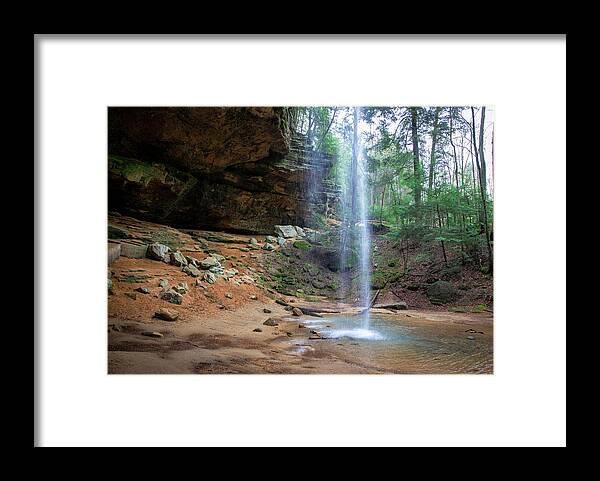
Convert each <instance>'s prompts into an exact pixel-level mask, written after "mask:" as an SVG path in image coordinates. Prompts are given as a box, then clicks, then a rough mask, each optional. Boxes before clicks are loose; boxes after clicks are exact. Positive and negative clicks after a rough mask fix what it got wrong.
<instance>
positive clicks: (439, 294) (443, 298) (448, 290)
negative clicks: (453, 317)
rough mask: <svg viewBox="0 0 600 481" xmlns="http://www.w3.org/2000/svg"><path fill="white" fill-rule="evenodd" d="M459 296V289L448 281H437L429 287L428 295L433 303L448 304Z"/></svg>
mask: <svg viewBox="0 0 600 481" xmlns="http://www.w3.org/2000/svg"><path fill="white" fill-rule="evenodd" d="M458 296H459V294H458V290H457V289H456V288H455V287H454V286H453V285H452V284H451V283H449V282H447V281H436V282H434V283H433V284H431V285H430V286H429V287H427V297H428V298H429V301H430V302H431V303H432V304H436V305H440V304H447V303H449V302H452V301H454V300H456V299H457V298H458Z"/></svg>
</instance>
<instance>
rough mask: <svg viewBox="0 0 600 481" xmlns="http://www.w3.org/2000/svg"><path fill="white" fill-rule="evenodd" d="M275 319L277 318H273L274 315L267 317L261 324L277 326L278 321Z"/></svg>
mask: <svg viewBox="0 0 600 481" xmlns="http://www.w3.org/2000/svg"><path fill="white" fill-rule="evenodd" d="M277 321H278V319H275V318H274V317H269V318H268V319H267V320H266V321H265V322H263V325H265V326H271V327H274V326H278V325H279V322H277Z"/></svg>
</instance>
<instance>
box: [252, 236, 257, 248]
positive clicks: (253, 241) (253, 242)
mask: <svg viewBox="0 0 600 481" xmlns="http://www.w3.org/2000/svg"><path fill="white" fill-rule="evenodd" d="M250 244H251V245H253V246H257V245H258V241H257V240H256V239H255V238H254V237H252V239H250Z"/></svg>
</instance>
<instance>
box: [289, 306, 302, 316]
mask: <svg viewBox="0 0 600 481" xmlns="http://www.w3.org/2000/svg"><path fill="white" fill-rule="evenodd" d="M292 312H293V313H294V316H297V317H300V316H302V315H304V313H303V312H302V310H301V309H299V308H297V307H294V308H293V309H292Z"/></svg>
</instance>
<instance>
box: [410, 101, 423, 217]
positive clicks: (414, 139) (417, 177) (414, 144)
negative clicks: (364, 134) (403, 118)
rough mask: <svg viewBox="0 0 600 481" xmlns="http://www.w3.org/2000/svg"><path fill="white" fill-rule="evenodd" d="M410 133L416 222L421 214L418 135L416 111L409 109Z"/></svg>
mask: <svg viewBox="0 0 600 481" xmlns="http://www.w3.org/2000/svg"><path fill="white" fill-rule="evenodd" d="M410 117H411V132H412V150H413V171H414V176H415V186H414V194H415V211H416V217H417V220H420V214H421V161H420V159H419V133H418V130H417V128H418V127H417V109H416V107H411V109H410Z"/></svg>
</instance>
